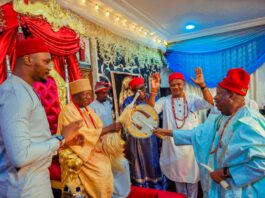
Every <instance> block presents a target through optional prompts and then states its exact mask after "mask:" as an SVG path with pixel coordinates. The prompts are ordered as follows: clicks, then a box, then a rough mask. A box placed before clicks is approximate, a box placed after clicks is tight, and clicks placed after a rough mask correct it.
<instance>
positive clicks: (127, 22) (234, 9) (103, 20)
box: [58, 0, 265, 47]
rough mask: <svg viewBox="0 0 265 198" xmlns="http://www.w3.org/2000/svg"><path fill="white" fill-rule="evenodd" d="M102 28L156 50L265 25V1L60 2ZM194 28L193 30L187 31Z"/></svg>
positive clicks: (68, 0)
mask: <svg viewBox="0 0 265 198" xmlns="http://www.w3.org/2000/svg"><path fill="white" fill-rule="evenodd" d="M58 3H59V4H61V6H62V7H64V8H67V9H70V10H72V11H74V12H76V13H77V14H79V15H81V16H83V17H85V18H86V19H88V20H90V21H92V22H94V23H96V24H99V25H100V26H102V27H104V28H106V29H108V30H110V31H112V32H114V33H116V34H118V35H121V36H123V37H127V38H130V39H132V40H135V41H138V42H142V43H145V44H150V43H153V44H155V45H156V46H158V47H159V46H160V47H161V46H165V45H166V44H167V43H168V42H177V41H181V40H185V39H190V38H196V37H200V36H206V35H211V34H216V33H222V32H227V31H233V30H237V29H244V28H247V27H253V26H258V25H263V24H265V0H188V1H187V0H78V1H76V0H58ZM188 24H193V25H195V28H194V29H192V30H187V29H185V26H186V25H188Z"/></svg>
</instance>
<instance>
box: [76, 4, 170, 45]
mask: <svg viewBox="0 0 265 198" xmlns="http://www.w3.org/2000/svg"><path fill="white" fill-rule="evenodd" d="M81 2H82V4H84V5H86V4H87V3H90V4H91V5H93V6H94V11H95V12H97V14H99V15H104V17H106V18H107V20H110V21H111V22H112V23H113V24H115V25H118V26H119V27H121V26H122V27H123V28H125V29H126V30H129V31H131V32H133V33H134V34H137V35H138V36H142V37H145V38H149V39H151V40H152V41H153V42H154V43H157V44H161V45H165V46H166V45H167V44H168V43H167V41H166V40H163V39H161V38H160V37H159V36H157V35H156V34H155V33H154V32H152V31H150V30H148V29H146V28H144V27H143V26H141V25H139V24H137V23H135V22H133V21H131V20H129V19H127V18H126V17H124V16H122V15H121V14H120V13H117V12H115V11H112V10H110V9H109V8H106V7H105V6H103V5H102V4H98V3H94V2H92V1H91V0H81Z"/></svg>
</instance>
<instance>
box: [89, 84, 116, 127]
mask: <svg viewBox="0 0 265 198" xmlns="http://www.w3.org/2000/svg"><path fill="white" fill-rule="evenodd" d="M110 87H111V86H110V84H109V83H107V82H103V81H101V82H97V83H96V86H95V94H96V96H97V97H96V99H95V100H94V101H93V102H92V103H91V104H90V105H89V106H90V107H91V108H92V109H93V110H94V111H95V112H96V114H97V115H98V116H99V117H100V119H101V120H102V122H103V125H104V126H107V125H109V124H111V123H112V122H113V117H112V103H111V102H110V100H109V99H108V95H109V89H110Z"/></svg>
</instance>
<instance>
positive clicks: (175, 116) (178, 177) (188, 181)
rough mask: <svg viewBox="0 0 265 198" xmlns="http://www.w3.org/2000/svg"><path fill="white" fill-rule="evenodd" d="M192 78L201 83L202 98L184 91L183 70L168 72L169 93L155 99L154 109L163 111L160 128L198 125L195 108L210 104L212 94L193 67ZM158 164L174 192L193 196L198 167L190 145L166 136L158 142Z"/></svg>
mask: <svg viewBox="0 0 265 198" xmlns="http://www.w3.org/2000/svg"><path fill="white" fill-rule="evenodd" d="M194 82H195V83H196V84H198V85H199V86H200V87H201V90H202V92H203V94H204V98H201V97H198V96H195V95H185V93H184V91H183V87H184V85H185V84H184V76H183V74H181V73H173V74H171V75H170V76H169V84H170V89H171V93H172V95H169V96H167V97H163V98H160V99H159V100H158V101H157V102H156V103H155V109H156V111H157V113H161V112H163V127H164V128H166V129H174V130H178V129H192V128H194V127H195V126H197V125H198V114H197V112H198V111H199V110H202V109H209V108H211V104H213V101H212V97H211V95H210V92H209V91H208V90H207V88H206V86H205V84H204V79H203V76H202V71H201V69H200V68H197V69H196V80H195V81H194ZM207 101H208V102H207ZM172 103H173V104H172ZM160 166H161V170H162V172H163V173H164V174H165V175H166V177H168V178H169V179H170V180H172V181H174V182H176V190H177V192H178V193H183V194H185V195H186V196H187V197H190V198H197V189H198V186H197V183H198V181H199V169H198V165H197V163H196V161H195V157H194V151H193V148H192V146H190V145H185V146H176V145H175V144H174V141H173V138H171V137H166V138H165V139H164V140H163V144H162V149H161V155H160Z"/></svg>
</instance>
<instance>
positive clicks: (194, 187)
mask: <svg viewBox="0 0 265 198" xmlns="http://www.w3.org/2000/svg"><path fill="white" fill-rule="evenodd" d="M175 183H176V190H177V193H181V194H185V195H186V197H187V198H197V197H198V183H195V184H191V183H180V182H175Z"/></svg>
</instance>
